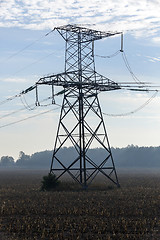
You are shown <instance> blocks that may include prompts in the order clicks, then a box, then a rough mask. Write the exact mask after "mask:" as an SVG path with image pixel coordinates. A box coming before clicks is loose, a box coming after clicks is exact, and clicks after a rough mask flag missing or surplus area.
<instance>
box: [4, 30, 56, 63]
mask: <svg viewBox="0 0 160 240" xmlns="http://www.w3.org/2000/svg"><path fill="white" fill-rule="evenodd" d="M54 30H55V29H53V30H52V31H50V32H48V33H46V34H45V35H42V36H41V37H40V38H38V39H36V40H35V41H33V42H31V43H30V44H28V45H26V46H25V47H24V48H22V49H20V50H19V51H17V52H15V53H13V54H11V55H10V56H9V57H8V58H6V59H5V60H4V61H1V63H5V62H7V61H8V60H10V59H12V58H13V57H15V56H17V55H18V54H20V53H21V52H23V51H25V50H26V49H28V48H30V47H31V46H32V45H34V44H35V43H36V42H39V41H40V40H41V39H42V38H45V37H46V36H48V35H49V34H50V33H51V32H53V31H54Z"/></svg>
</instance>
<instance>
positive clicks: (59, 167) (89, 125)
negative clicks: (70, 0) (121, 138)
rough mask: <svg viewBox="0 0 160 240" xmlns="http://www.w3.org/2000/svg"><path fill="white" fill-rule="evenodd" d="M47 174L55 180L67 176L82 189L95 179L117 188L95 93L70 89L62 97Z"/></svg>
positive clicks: (109, 149) (112, 161)
mask: <svg viewBox="0 0 160 240" xmlns="http://www.w3.org/2000/svg"><path fill="white" fill-rule="evenodd" d="M75 91H77V93H75ZM75 95H77V96H79V97H78V98H77V97H74V96H75ZM66 147H69V148H67V149H68V150H67V151H68V154H66V152H65V151H66ZM94 148H97V150H93V149H94ZM93 152H94V154H93ZM69 153H70V154H69ZM50 172H51V173H55V174H56V176H57V178H58V179H60V178H62V177H63V176H64V175H65V174H66V173H67V174H68V175H69V176H70V177H71V178H72V179H74V181H76V182H77V183H79V184H80V185H81V186H82V188H83V189H86V188H87V187H88V186H89V185H90V184H91V183H92V181H93V180H94V179H95V177H96V176H97V175H101V176H103V177H104V178H106V179H108V180H109V181H110V182H112V183H113V184H115V185H117V187H119V186H120V185H119V181H118V176H117V173H116V169H115V164H114V160H113V156H112V152H111V148H110V144H109V140H108V136H107V131H106V128H105V124H104V120H103V116H102V112H101V108H100V104H99V100H98V97H97V94H96V93H94V94H90V95H87V94H86V92H85V93H83V92H82V91H81V93H79V90H75V89H73V90H72V91H69V93H67V94H65V95H64V99H63V103H62V108H61V113H60V120H59V125H58V130H57V136H56V140H55V146H54V151H53V157H52V162H51V168H50Z"/></svg>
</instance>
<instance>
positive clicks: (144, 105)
mask: <svg viewBox="0 0 160 240" xmlns="http://www.w3.org/2000/svg"><path fill="white" fill-rule="evenodd" d="M157 94H158V91H155V92H154V94H153V95H152V96H151V97H150V98H149V99H148V100H147V101H146V102H145V103H143V104H142V105H141V106H140V107H138V108H136V109H135V110H133V111H130V112H127V113H121V114H111V113H104V112H103V114H104V115H106V116H109V117H125V116H129V115H131V114H134V113H136V112H138V111H140V110H141V109H143V108H144V107H146V106H147V105H148V104H149V103H150V102H151V101H152V100H153V99H154V98H155V97H156V96H157Z"/></svg>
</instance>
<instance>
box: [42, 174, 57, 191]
mask: <svg viewBox="0 0 160 240" xmlns="http://www.w3.org/2000/svg"><path fill="white" fill-rule="evenodd" d="M41 184H42V185H41V190H42V191H51V190H54V189H55V188H56V187H57V186H58V185H59V184H60V181H58V180H57V179H56V175H55V174H51V173H49V174H48V175H47V176H43V180H42V182H41Z"/></svg>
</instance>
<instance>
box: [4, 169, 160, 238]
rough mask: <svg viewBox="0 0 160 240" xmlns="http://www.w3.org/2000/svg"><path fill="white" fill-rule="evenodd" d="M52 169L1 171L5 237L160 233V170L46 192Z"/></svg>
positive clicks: (154, 235) (152, 235) (159, 235)
mask: <svg viewBox="0 0 160 240" xmlns="http://www.w3.org/2000/svg"><path fill="white" fill-rule="evenodd" d="M46 174H47V172H40V171H24V170H17V171H2V170H1V171H0V239H1V240H12V239H13V240H33V239H35V240H41V239H44V240H61V239H65V240H76V239H79V240H80V239H85V240H87V239H88V240H89V239H90V240H91V239H95V240H96V239H97V240H98V239H99V240H101V239H104V240H111V239H116V240H117V239H118V240H119V239H124V240H126V239H136V240H138V239H139V240H143V239H144V240H151V239H152V240H156V239H157V240H158V239H160V174H158V173H147V172H146V173H145V174H141V173H140V172H138V173H132V172H130V173H129V172H128V171H126V172H123V173H122V172H120V174H119V180H120V183H121V188H116V187H111V184H110V183H109V185H107V184H105V183H104V182H103V181H102V180H101V179H98V180H97V182H96V183H95V184H94V185H93V186H92V188H91V189H89V190H87V191H83V190H76V187H75V186H74V185H73V187H71V188H69V187H67V186H69V183H67V184H66V185H65V187H64V188H62V189H61V190H59V191H54V192H42V191H40V190H39V189H40V183H41V180H42V176H44V175H46Z"/></svg>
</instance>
